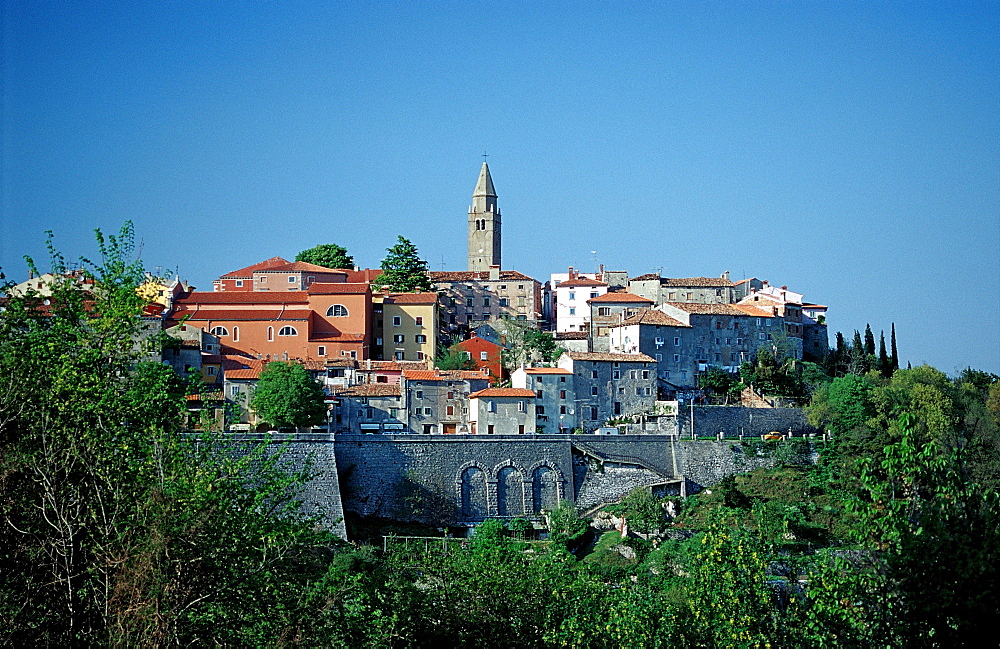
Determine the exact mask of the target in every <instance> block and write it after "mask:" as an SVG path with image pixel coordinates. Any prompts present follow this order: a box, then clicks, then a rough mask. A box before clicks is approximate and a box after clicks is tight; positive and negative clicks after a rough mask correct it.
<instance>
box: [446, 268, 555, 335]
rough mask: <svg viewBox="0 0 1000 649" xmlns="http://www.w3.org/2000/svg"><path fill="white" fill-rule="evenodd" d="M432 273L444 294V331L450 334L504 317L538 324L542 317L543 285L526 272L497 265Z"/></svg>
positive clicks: (469, 329) (462, 331)
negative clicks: (498, 267)
mask: <svg viewBox="0 0 1000 649" xmlns="http://www.w3.org/2000/svg"><path fill="white" fill-rule="evenodd" d="M428 274H429V275H430V278H431V282H432V283H433V284H434V288H435V290H436V291H437V292H438V293H439V294H440V309H441V331H442V333H444V334H445V335H447V336H454V335H456V334H460V333H464V332H466V331H471V330H472V329H475V328H476V327H477V326H479V325H481V324H482V323H484V322H493V321H495V320H500V319H503V318H509V319H511V320H527V321H529V322H535V323H537V322H538V321H539V320H540V319H541V306H542V289H541V284H539V283H538V281H536V280H534V279H532V278H530V277H528V276H527V275H525V274H524V273H519V272H517V271H515V270H499V269H496V268H494V269H491V270H487V271H481V272H473V271H465V272H448V271H430V273H428Z"/></svg>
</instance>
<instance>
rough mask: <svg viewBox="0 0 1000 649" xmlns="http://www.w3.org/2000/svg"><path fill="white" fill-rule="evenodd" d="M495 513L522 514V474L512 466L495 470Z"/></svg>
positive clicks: (506, 514)
mask: <svg viewBox="0 0 1000 649" xmlns="http://www.w3.org/2000/svg"><path fill="white" fill-rule="evenodd" d="M497 515H499V516H523V515H524V474H523V473H521V471H520V469H518V468H516V467H514V466H505V467H503V468H501V469H500V470H499V471H498V472H497Z"/></svg>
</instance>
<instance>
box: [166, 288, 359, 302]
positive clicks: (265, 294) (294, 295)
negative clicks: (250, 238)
mask: <svg viewBox="0 0 1000 649" xmlns="http://www.w3.org/2000/svg"><path fill="white" fill-rule="evenodd" d="M313 286H316V284H313ZM332 286H347V285H346V284H333V285H332ZM308 301H309V296H308V295H306V293H305V292H303V291H228V292H227V291H192V292H191V293H188V294H187V295H184V296H182V297H179V298H177V299H176V300H174V306H175V307H181V306H184V305H199V304H305V303H307V302H308Z"/></svg>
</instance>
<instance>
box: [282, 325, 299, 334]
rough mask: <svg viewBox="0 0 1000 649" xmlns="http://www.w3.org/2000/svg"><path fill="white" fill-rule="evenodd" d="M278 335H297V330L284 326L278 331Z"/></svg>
mask: <svg viewBox="0 0 1000 649" xmlns="http://www.w3.org/2000/svg"><path fill="white" fill-rule="evenodd" d="M278 335H279V336H298V335H299V332H297V331H295V327H288V326H284V327H282V328H281V329H280V330H279V331H278Z"/></svg>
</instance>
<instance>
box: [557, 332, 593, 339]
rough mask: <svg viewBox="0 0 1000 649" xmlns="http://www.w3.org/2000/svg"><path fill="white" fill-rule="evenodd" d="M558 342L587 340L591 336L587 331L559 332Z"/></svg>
mask: <svg viewBox="0 0 1000 649" xmlns="http://www.w3.org/2000/svg"><path fill="white" fill-rule="evenodd" d="M555 338H556V340H587V339H588V338H590V334H589V333H587V332H586V331H557V332H555Z"/></svg>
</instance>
